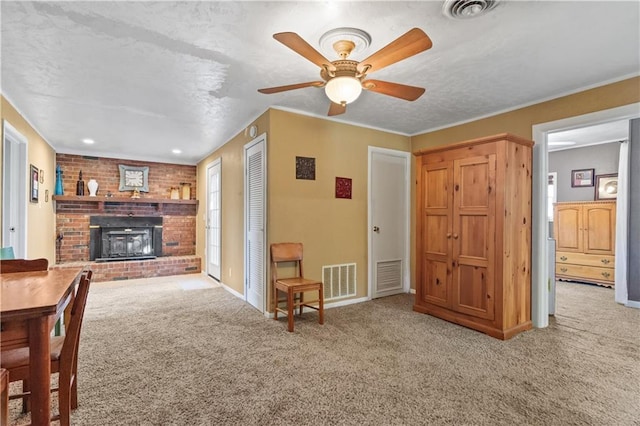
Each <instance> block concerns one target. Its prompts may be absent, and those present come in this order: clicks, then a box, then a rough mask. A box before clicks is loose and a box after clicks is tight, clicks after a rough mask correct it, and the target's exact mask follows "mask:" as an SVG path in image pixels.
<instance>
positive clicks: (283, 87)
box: [258, 81, 325, 95]
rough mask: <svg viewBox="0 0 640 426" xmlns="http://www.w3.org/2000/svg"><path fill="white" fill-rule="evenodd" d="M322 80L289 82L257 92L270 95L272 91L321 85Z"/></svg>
mask: <svg viewBox="0 0 640 426" xmlns="http://www.w3.org/2000/svg"><path fill="white" fill-rule="evenodd" d="M324 84H325V82H324V81H309V82H307V83H298V84H289V85H287V86H278V87H267V88H266V89H258V92H260V93H264V94H265V95H270V94H272V93H279V92H286V91H287V90H295V89H303V88H305V87H322V86H324Z"/></svg>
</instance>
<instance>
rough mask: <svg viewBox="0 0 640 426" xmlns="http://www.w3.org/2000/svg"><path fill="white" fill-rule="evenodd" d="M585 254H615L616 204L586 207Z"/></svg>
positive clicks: (584, 210) (583, 221)
mask: <svg viewBox="0 0 640 426" xmlns="http://www.w3.org/2000/svg"><path fill="white" fill-rule="evenodd" d="M582 208H583V216H582V223H583V224H584V241H583V244H584V252H585V253H587V254H610V255H613V254H615V247H616V241H615V237H616V225H615V223H616V206H615V204H614V203H607V204H594V205H584V206H582Z"/></svg>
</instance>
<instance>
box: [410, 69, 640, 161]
mask: <svg viewBox="0 0 640 426" xmlns="http://www.w3.org/2000/svg"><path fill="white" fill-rule="evenodd" d="M635 102H640V77H634V78H630V79H627V80H623V81H619V82H617V83H612V84H608V85H605V86H600V87H597V88H594V89H590V90H586V91H584V92H579V93H575V94H573V95H569V96H564V97H561V98H557V99H553V100H550V101H547V102H542V103H539V104H535V105H531V106H528V107H525V108H521V109H517V110H514V111H510V112H506V113H504V114H498V115H494V116H492V117H488V118H484V119H481V120H476V121H472V122H469V123H465V124H461V125H459V126H453V127H449V128H446V129H442V130H437V131H435V132H429V133H424V134H421V135H417V136H413V137H412V138H411V151H412V152H416V151H420V150H421V149H425V148H428V147H431V146H436V145H443V144H448V143H453V142H460V141H464V140H467V139H474V138H478V137H482V136H489V135H494V134H498V133H512V134H514V135H518V136H522V137H524V138H527V139H531V138H532V137H533V136H532V133H531V127H532V126H533V125H534V124H540V123H547V122H549V121H555V120H560V119H563V118H568V117H575V116H577V115H583V114H589V113H591V112H595V111H602V110H605V109H610V108H615V107H619V106H623V105H629V104H632V103H635Z"/></svg>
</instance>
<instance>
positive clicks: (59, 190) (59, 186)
mask: <svg viewBox="0 0 640 426" xmlns="http://www.w3.org/2000/svg"><path fill="white" fill-rule="evenodd" d="M53 194H54V195H64V189H62V168H61V167H60V164H58V165H57V166H56V189H55V190H54V192H53Z"/></svg>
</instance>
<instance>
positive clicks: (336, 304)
mask: <svg viewBox="0 0 640 426" xmlns="http://www.w3.org/2000/svg"><path fill="white" fill-rule="evenodd" d="M367 300H370V299H369V298H368V297H359V298H357V299H346V300H338V301H336V302H329V303H325V304H324V308H325V309H331V308H339V307H340V306H347V305H354V304H356V303H362V302H366V301H367Z"/></svg>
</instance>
